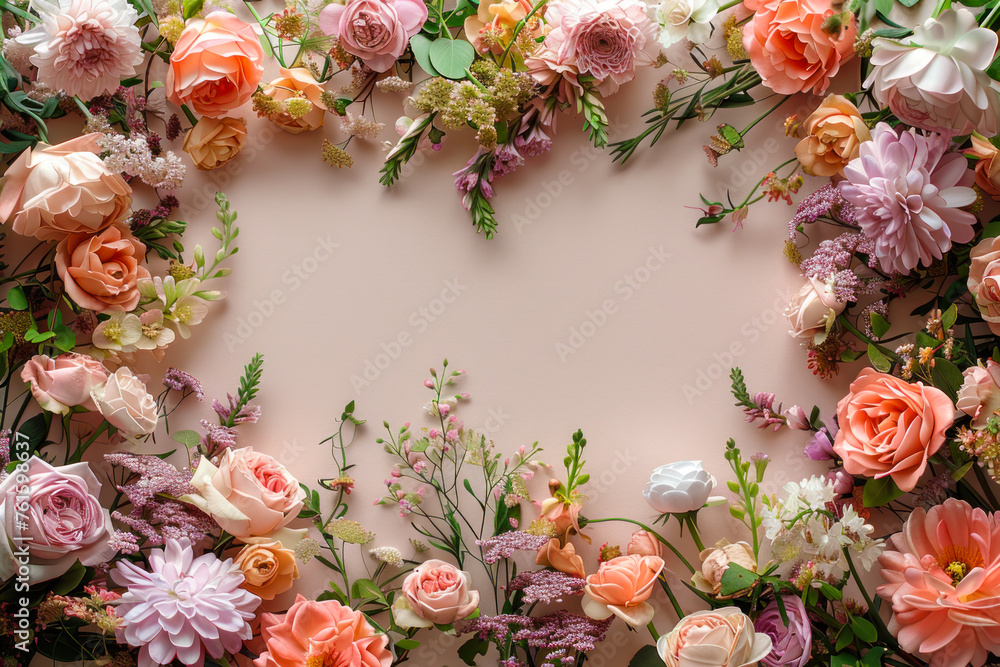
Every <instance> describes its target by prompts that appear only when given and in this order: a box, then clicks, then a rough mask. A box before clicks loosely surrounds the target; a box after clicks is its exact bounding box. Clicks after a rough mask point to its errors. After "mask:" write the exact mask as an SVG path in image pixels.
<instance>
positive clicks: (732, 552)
mask: <svg viewBox="0 0 1000 667" xmlns="http://www.w3.org/2000/svg"><path fill="white" fill-rule="evenodd" d="M731 563H736V564H737V565H739V566H740V567H742V568H744V569H747V570H750V571H751V572H756V571H757V560H756V559H755V558H754V557H753V549H752V548H751V547H750V545H749V544H747V543H746V542H737V543H736V544H730V543H729V541H728V540H725V539H723V540H719V542H718V543H717V544H716V545H715V547H713V548H712V549H705V550H704V551H702V552H701V572H695V574H694V576H693V577H691V583H692V584H694V587H695V588H697V589H698V590H699V591H702V592H704V593H712V594H713V595H718V594H719V591H720V590H721V589H722V575H723V574H725V573H726V570H728V569H729V565H730V564H731Z"/></svg>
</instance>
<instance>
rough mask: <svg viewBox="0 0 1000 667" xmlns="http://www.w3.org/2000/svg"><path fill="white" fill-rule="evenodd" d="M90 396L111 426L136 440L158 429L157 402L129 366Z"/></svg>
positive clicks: (123, 367)
mask: <svg viewBox="0 0 1000 667" xmlns="http://www.w3.org/2000/svg"><path fill="white" fill-rule="evenodd" d="M90 395H91V397H93V399H94V403H96V404H97V409H98V410H100V411H101V414H102V415H103V416H104V418H105V419H107V420H108V423H110V424H111V425H112V426H114V427H115V428H117V429H118V430H119V431H122V432H123V433H125V434H126V435H129V436H132V437H136V436H140V435H146V434H147V433H152V432H153V431H154V430H155V429H156V423H157V421H158V418H159V415H158V412H157V409H156V399H154V398H153V397H152V396H151V395H150V394H149V392H147V391H146V385H145V383H144V382H143V381H142V380H140V379H139V378H137V377H136V376H135V375H133V374H132V370H131V369H130V368H128V366H122V367H121V368H119V369H118V370H116V371H115V372H114V373H113V374H112V375H110V376H109V377H108V381H107V382H106V383H105V384H103V385H101V386H100V387H98V388H97V389H94V390H93V391H92V392H90Z"/></svg>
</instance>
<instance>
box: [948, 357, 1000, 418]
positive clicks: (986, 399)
mask: <svg viewBox="0 0 1000 667" xmlns="http://www.w3.org/2000/svg"><path fill="white" fill-rule="evenodd" d="M962 376H963V377H964V378H965V381H964V382H963V383H962V388H961V389H959V391H958V401H957V402H956V403H955V407H956V408H958V410H959V411H960V412H964V413H965V414H967V415H969V416H970V417H972V426H973V428H977V429H979V428H983V427H985V426H986V420H988V419H989V418H990V417H992V416H993V413H994V412H996V411H997V410H1000V364H998V363H997V362H995V361H993V360H992V359H988V360H987V361H986V367H985V368H983V367H982V366H970V367H968V368H966V369H965V371H963V373H962Z"/></svg>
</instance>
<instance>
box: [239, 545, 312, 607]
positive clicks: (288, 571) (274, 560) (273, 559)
mask: <svg viewBox="0 0 1000 667" xmlns="http://www.w3.org/2000/svg"><path fill="white" fill-rule="evenodd" d="M233 562H234V564H235V565H236V566H237V567H239V568H240V571H241V572H243V577H244V581H243V588H245V589H246V590H248V591H250V592H251V593H253V594H254V595H256V596H257V597H259V598H260V599H261V600H273V599H274V596H276V595H280V594H281V593H284V592H285V591H287V590H289V589H290V588H291V587H292V582H293V581H295V580H296V579H298V578H299V566H298V565H296V564H295V552H294V551H292V550H291V549H285V548H284V547H283V546H281V542H268V541H266V540H262V541H254V542H252V543H251V544H247V545H246V546H245V547H243V549H242V550H240V552H239V553H238V554H237V555H236V559H235V560H234V561H233Z"/></svg>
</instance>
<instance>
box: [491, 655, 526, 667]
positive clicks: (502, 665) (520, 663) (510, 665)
mask: <svg viewBox="0 0 1000 667" xmlns="http://www.w3.org/2000/svg"><path fill="white" fill-rule="evenodd" d="M498 667H528V664H527V663H526V662H525V661H524V660H521V659H520V658H518V657H511V658H504V659H503V660H501V661H500V662H499V663H498Z"/></svg>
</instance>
